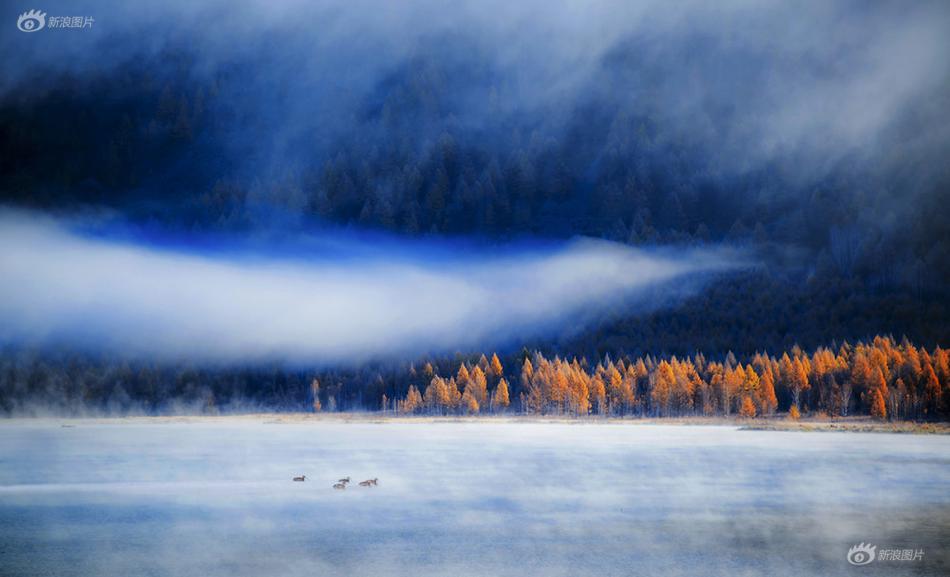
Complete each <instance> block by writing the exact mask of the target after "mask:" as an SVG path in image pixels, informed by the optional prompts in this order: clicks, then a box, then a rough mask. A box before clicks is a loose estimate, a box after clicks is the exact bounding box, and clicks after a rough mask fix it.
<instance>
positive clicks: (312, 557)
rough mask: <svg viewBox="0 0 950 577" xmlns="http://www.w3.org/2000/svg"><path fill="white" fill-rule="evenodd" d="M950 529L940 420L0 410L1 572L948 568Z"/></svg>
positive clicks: (896, 571) (946, 444) (909, 571)
mask: <svg viewBox="0 0 950 577" xmlns="http://www.w3.org/2000/svg"><path fill="white" fill-rule="evenodd" d="M301 474H305V475H306V476H307V481H306V482H303V483H295V482H292V481H291V478H292V477H293V476H295V475H301ZM345 476H350V477H351V478H352V479H353V483H352V484H351V485H350V487H349V488H347V489H346V490H343V491H340V490H334V489H333V488H332V484H333V482H335V481H336V480H337V479H338V478H341V477H345ZM371 477H377V478H378V479H379V485H378V487H374V488H362V487H359V486H357V485H356V483H357V482H358V481H360V480H363V479H366V478H371ZM862 542H866V543H873V544H874V545H875V546H876V547H877V550H878V551H879V552H880V551H882V550H885V549H914V550H915V551H916V550H921V551H922V552H923V558H922V559H918V560H915V561H909V560H908V561H890V560H880V559H877V560H875V561H874V562H873V563H871V564H869V565H867V566H864V567H855V566H852V565H850V564H849V563H848V562H847V559H846V556H847V552H848V549H849V547H851V546H853V545H856V544H859V543H862ZM948 546H950V437H946V436H936V435H934V436H917V435H890V434H865V433H805V432H771V431H741V430H737V429H735V428H733V427H706V426H703V427H699V426H696V427H693V426H651V425H630V424H584V423H577V424H555V423H531V422H492V423H487V422H481V423H471V422H459V423H451V422H437V423H430V422H418V423H404V422H394V423H370V422H358V423H343V422H332V421H327V422H304V423H294V424H274V423H266V422H264V420H263V419H257V420H254V419H219V420H206V421H198V422H174V421H163V422H148V421H144V420H133V421H130V422H119V421H117V422H107V421H95V422H83V421H76V422H74V426H72V427H63V426H61V424H60V422H58V421H7V422H3V423H0V574H2V575H11V576H12V575H17V576H32V575H50V576H52V575H55V576H62V577H67V576H77V577H78V576H83V577H87V576H92V575H116V576H123V577H125V576H139V575H143V576H144V575H196V576H202V577H205V576H219V575H220V576H235V575H236V576H252V575H254V576H257V575H261V576H272V575H291V576H296V575H301V576H303V575H307V576H325V575H406V576H410V575H412V576H420V575H433V576H436V575H438V576H444V575H512V576H515V575H518V576H522V575H544V576H554V575H592V576H593V575H598V576H602V575H651V576H654V575H724V576H725V575H728V576H736V575H770V576H776V575H789V576H793V575H794V576H799V575H946V574H948V571H950V565H948V554H947V550H948Z"/></svg>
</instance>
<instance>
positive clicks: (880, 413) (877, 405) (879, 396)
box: [871, 387, 887, 421]
mask: <svg viewBox="0 0 950 577" xmlns="http://www.w3.org/2000/svg"><path fill="white" fill-rule="evenodd" d="M871 416H872V417H874V418H875V419H878V420H880V421H883V420H884V419H886V418H887V407H886V406H885V405H884V394H883V393H882V392H881V389H880V388H876V387H875V389H874V390H873V391H872V392H871Z"/></svg>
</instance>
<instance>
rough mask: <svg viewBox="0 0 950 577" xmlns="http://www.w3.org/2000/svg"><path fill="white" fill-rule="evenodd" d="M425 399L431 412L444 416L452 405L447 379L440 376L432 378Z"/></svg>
mask: <svg viewBox="0 0 950 577" xmlns="http://www.w3.org/2000/svg"><path fill="white" fill-rule="evenodd" d="M423 399H424V400H425V405H426V407H427V408H428V409H429V412H432V413H438V414H443V413H444V412H445V411H446V410H447V409H448V408H449V407H450V405H451V403H450V400H449V388H448V386H447V385H446V383H445V379H443V378H442V377H439V376H435V377H432V380H430V381H429V386H428V387H426V392H425V394H424V395H423Z"/></svg>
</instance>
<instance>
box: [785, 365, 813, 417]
mask: <svg viewBox="0 0 950 577" xmlns="http://www.w3.org/2000/svg"><path fill="white" fill-rule="evenodd" d="M789 384H790V387H789V388H790V389H791V391H792V404H793V405H795V407H800V406H801V405H800V402H801V396H802V392H803V391H806V390H808V388H809V386H810V385H809V383H808V372H807V370H806V369H805V364H804V363H803V361H802V359H799V358H796V359H795V360H794V361H792V374H791V379H790V383H789Z"/></svg>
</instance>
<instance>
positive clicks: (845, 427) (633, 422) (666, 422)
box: [0, 412, 950, 435]
mask: <svg viewBox="0 0 950 577" xmlns="http://www.w3.org/2000/svg"><path fill="white" fill-rule="evenodd" d="M228 421H236V422H241V421H244V422H257V423H259V424H265V425H306V424H314V425H318V424H329V423H332V424H407V425H409V424H416V425H422V424H435V423H457V424H479V423H484V424H498V423H504V424H518V423H525V424H558V425H576V426H585V425H595V426H596V425H611V426H657V425H660V426H670V427H736V428H737V429H739V430H741V431H780V432H832V433H839V432H856V433H896V434H917V435H934V434H936V435H950V423H946V422H925V423H917V422H911V421H895V422H887V421H885V422H880V421H875V420H873V419H871V418H870V417H866V416H860V417H840V418H835V419H831V418H827V417H825V418H821V417H811V418H809V417H803V418H801V419H799V420H797V421H793V420H790V419H787V418H785V417H782V416H776V417H766V418H756V419H744V418H728V417H663V418H656V417H644V418H641V417H624V418H622V417H587V418H574V417H561V416H541V415H531V416H528V415H491V416H478V417H475V416H435V415H419V416H406V415H392V414H380V413H355V412H354V413H320V414H314V413H236V414H225V415H129V416H115V417H107V416H89V417H55V416H37V417H8V418H4V419H0V426H3V425H4V424H7V425H10V424H14V425H15V424H23V423H36V424H38V423H46V422H49V423H57V424H60V425H61V426H62V427H64V428H70V427H75V426H77V425H83V424H85V425H89V424H96V425H123V424H199V423H223V422H228Z"/></svg>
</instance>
